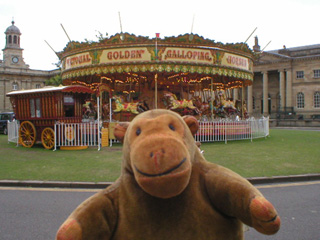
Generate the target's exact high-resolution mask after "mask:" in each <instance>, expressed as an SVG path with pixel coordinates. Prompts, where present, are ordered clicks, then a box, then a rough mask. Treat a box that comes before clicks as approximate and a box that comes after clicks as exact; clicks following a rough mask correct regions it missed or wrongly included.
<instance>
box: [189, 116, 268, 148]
mask: <svg viewBox="0 0 320 240" xmlns="http://www.w3.org/2000/svg"><path fill="white" fill-rule="evenodd" d="M199 125H200V127H199V131H198V132H197V134H196V135H195V140H196V141H199V142H216V141H224V142H225V143H227V142H228V141H236V140H245V139H250V140H251V141H252V139H255V138H263V137H266V136H268V135H269V117H267V118H261V119H254V118H250V119H248V120H239V121H233V120H224V119H223V120H219V121H212V122H199Z"/></svg>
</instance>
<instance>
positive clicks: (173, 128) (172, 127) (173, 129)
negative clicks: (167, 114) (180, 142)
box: [169, 123, 176, 131]
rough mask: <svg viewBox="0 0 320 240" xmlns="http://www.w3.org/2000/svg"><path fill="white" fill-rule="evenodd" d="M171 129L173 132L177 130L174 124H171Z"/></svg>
mask: <svg viewBox="0 0 320 240" xmlns="http://www.w3.org/2000/svg"><path fill="white" fill-rule="evenodd" d="M169 128H170V129H171V130H172V131H175V130H176V128H175V127H174V126H173V124H171V123H170V124H169Z"/></svg>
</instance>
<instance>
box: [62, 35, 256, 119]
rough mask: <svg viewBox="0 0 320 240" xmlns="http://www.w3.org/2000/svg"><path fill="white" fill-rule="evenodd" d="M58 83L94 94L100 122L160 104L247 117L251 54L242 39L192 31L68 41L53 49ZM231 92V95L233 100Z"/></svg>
mask: <svg viewBox="0 0 320 240" xmlns="http://www.w3.org/2000/svg"><path fill="white" fill-rule="evenodd" d="M58 55H59V57H60V59H61V62H62V79H63V83H64V85H83V86H86V87H89V88H91V89H92V90H93V91H94V92H97V87H99V86H105V87H104V88H102V89H101V90H99V91H98V92H99V101H100V103H99V104H98V103H97V102H96V98H92V99H88V100H87V104H91V105H92V106H93V109H97V107H96V106H98V105H99V106H100V109H97V111H99V112H100V113H101V114H100V116H101V118H102V121H103V122H105V123H107V122H114V121H131V120H132V119H133V118H134V117H135V116H136V115H137V114H139V113H141V112H143V111H147V110H149V109H156V108H166V109H170V110H172V111H175V112H178V113H179V114H181V115H194V116H195V117H196V118H198V119H199V121H212V120H214V119H217V118H219V119H220V118H236V117H237V118H242V119H245V118H247V117H248V115H247V112H246V107H245V100H244V91H243V89H244V88H245V87H247V86H250V85H252V81H253V70H252V67H253V61H252V59H253V53H252V51H251V50H250V49H249V48H248V46H247V45H246V44H244V43H236V44H222V43H216V42H215V41H213V40H209V39H204V38H203V37H200V36H198V35H194V34H184V35H180V36H178V37H165V38H163V39H161V38H159V37H155V38H153V39H150V38H149V37H142V36H135V35H133V34H128V33H120V34H116V35H114V36H112V37H110V38H105V39H101V40H99V41H98V42H75V41H71V42H69V43H68V44H67V46H66V47H65V49H64V50H63V51H62V52H60V53H58ZM234 96H237V98H234Z"/></svg>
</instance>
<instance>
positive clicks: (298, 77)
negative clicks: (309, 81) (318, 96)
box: [296, 71, 304, 79]
mask: <svg viewBox="0 0 320 240" xmlns="http://www.w3.org/2000/svg"><path fill="white" fill-rule="evenodd" d="M296 73H297V79H304V71H297V72H296Z"/></svg>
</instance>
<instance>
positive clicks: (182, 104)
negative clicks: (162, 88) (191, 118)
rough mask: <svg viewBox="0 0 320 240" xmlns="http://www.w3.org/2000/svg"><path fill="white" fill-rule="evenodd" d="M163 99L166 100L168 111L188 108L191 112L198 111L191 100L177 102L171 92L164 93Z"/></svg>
mask: <svg viewBox="0 0 320 240" xmlns="http://www.w3.org/2000/svg"><path fill="white" fill-rule="evenodd" d="M164 97H165V98H167V100H168V102H169V104H168V108H169V109H170V110H176V109H178V108H189V109H191V110H195V111H198V109H197V107H195V106H194V105H193V102H192V100H186V99H183V100H178V99H177V96H176V95H175V94H173V93H171V92H165V93H164Z"/></svg>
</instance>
